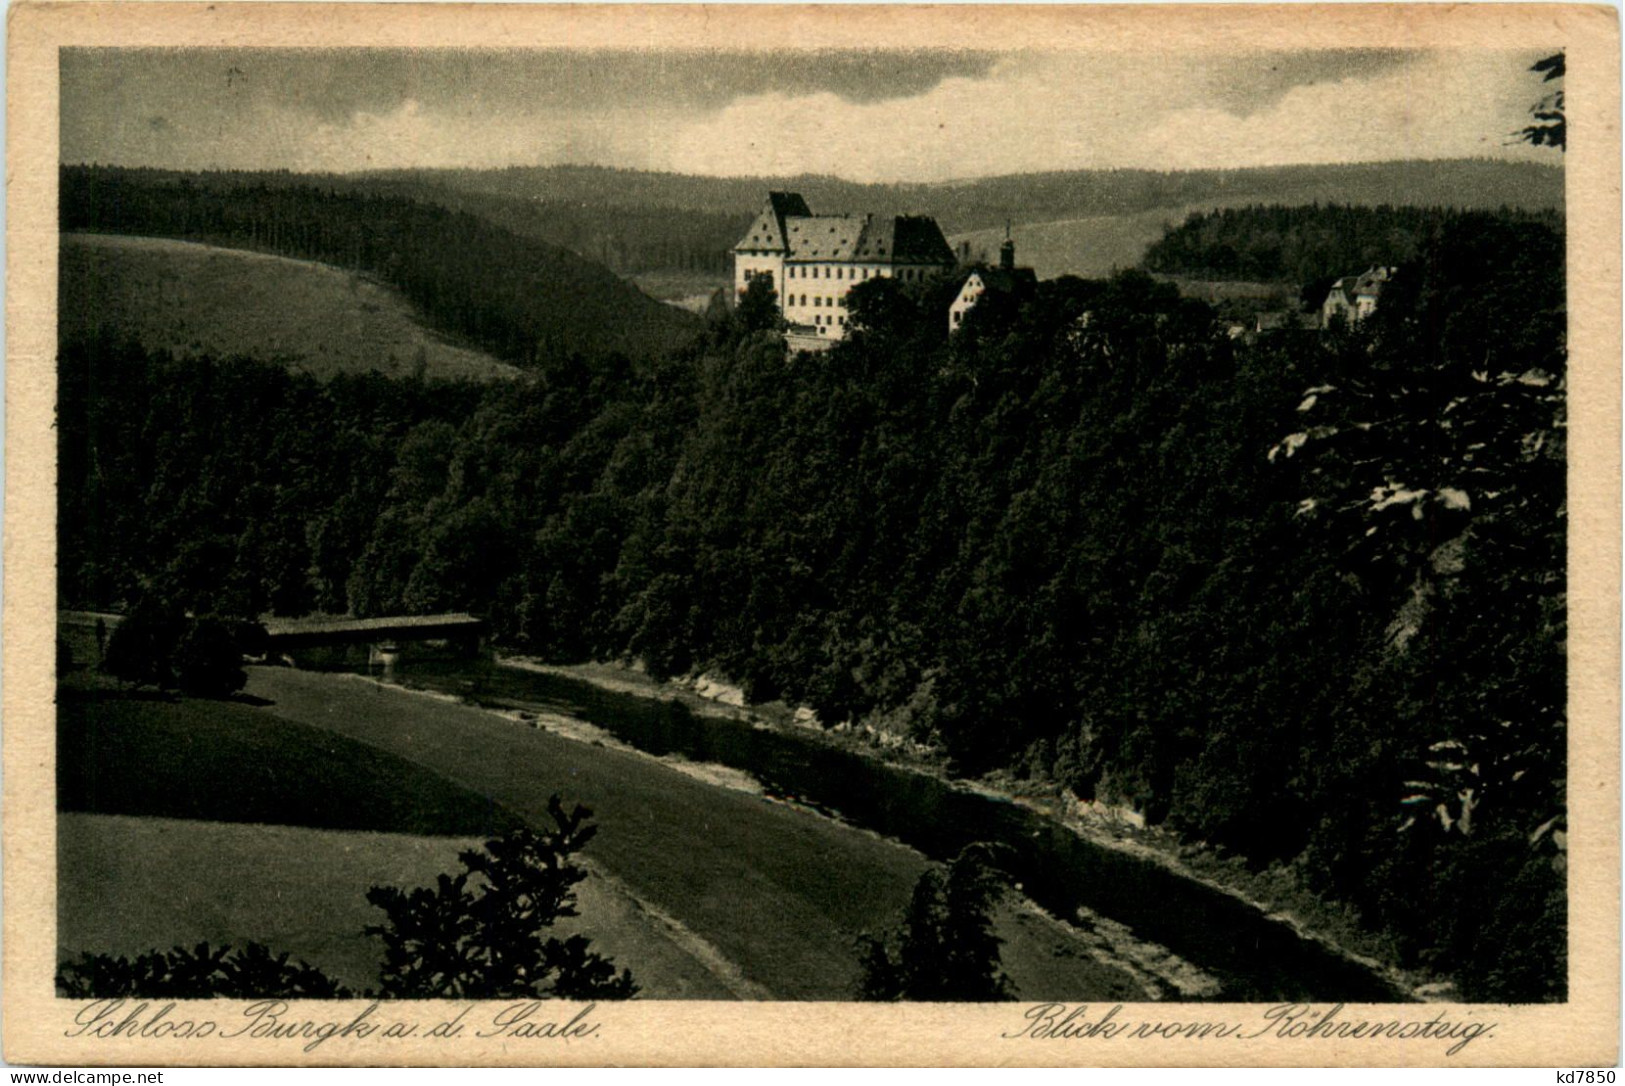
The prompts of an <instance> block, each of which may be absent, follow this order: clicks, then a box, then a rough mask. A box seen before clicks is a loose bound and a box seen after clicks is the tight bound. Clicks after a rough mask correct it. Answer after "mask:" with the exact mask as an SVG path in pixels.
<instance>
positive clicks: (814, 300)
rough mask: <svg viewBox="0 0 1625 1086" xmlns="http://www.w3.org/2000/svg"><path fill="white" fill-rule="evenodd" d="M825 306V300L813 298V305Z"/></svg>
mask: <svg viewBox="0 0 1625 1086" xmlns="http://www.w3.org/2000/svg"><path fill="white" fill-rule="evenodd" d="M823 304H824V299H822V298H817V297H815V298H813V305H823Z"/></svg>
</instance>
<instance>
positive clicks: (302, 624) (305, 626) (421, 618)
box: [263, 611, 483, 637]
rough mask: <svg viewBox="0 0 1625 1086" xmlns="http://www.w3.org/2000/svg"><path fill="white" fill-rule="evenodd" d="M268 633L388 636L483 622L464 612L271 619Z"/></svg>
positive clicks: (478, 624) (266, 621)
mask: <svg viewBox="0 0 1625 1086" xmlns="http://www.w3.org/2000/svg"><path fill="white" fill-rule="evenodd" d="M263 625H264V626H265V632H266V633H268V634H270V635H271V636H272V637H280V636H285V635H288V634H346V633H372V632H379V633H387V632H391V631H395V630H413V629H421V628H433V629H443V628H445V627H448V626H480V625H483V623H482V622H481V620H480V619H477V618H475V617H474V616H473V615H469V614H464V613H462V612H460V611H459V612H454V613H450V614H444V615H386V616H383V617H381V618H268V619H266V620H265V621H264V622H263Z"/></svg>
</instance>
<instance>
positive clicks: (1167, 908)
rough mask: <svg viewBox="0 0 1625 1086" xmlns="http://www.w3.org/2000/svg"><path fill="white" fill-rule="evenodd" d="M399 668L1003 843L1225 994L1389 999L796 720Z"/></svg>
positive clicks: (902, 835)
mask: <svg viewBox="0 0 1625 1086" xmlns="http://www.w3.org/2000/svg"><path fill="white" fill-rule="evenodd" d="M395 677H396V679H397V680H399V681H402V682H404V683H406V684H408V685H411V686H417V687H422V688H426V689H431V690H436V691H440V692H443V693H447V694H454V695H457V696H459V697H462V698H465V699H468V700H470V701H473V702H475V703H476V704H482V705H487V706H491V707H496V708H502V709H506V710H513V709H521V710H523V709H527V708H528V709H530V710H532V711H535V712H538V713H552V714H562V715H565V716H569V717H573V718H575V719H578V720H582V721H586V722H587V723H590V724H592V725H594V726H595V727H598V728H601V729H603V730H604V731H605V732H608V733H609V734H611V735H613V736H614V737H615V738H616V739H617V740H619V741H621V742H623V743H625V744H627V745H629V746H632V747H635V748H637V749H639V750H642V751H645V752H647V753H650V754H653V755H657V756H665V755H672V754H677V755H681V756H683V757H684V758H687V759H688V760H690V761H693V762H700V763H712V764H717V765H722V766H727V767H729V768H731V769H735V770H739V771H743V772H744V773H747V774H749V775H750V776H751V777H752V778H754V779H755V780H756V781H758V782H760V783H761V784H762V786H763V787H764V788H765V789H766V791H767V792H768V794H770V795H773V796H775V797H778V798H780V799H785V800H789V801H792V802H795V803H798V804H800V805H802V806H804V807H808V808H811V809H813V810H814V811H816V812H819V813H821V814H823V815H827V816H830V817H836V818H840V819H842V820H844V821H846V822H848V823H851V824H853V825H856V826H859V827H862V828H864V829H868V830H872V831H874V832H875V833H878V834H881V835H883V836H886V837H890V838H893V839H896V840H899V841H902V842H904V843H905V844H908V845H910V846H912V847H913V848H916V849H918V850H919V851H920V852H922V853H924V854H925V855H926V856H928V857H931V858H934V859H938V860H947V859H951V858H952V857H953V856H954V855H956V854H957V853H958V852H959V850H960V849H961V848H963V847H964V846H965V845H967V844H969V843H971V842H973V841H981V842H988V843H991V844H993V845H995V846H996V847H998V849H999V852H1000V857H1001V862H1002V864H1003V866H1004V867H1005V868H1006V869H1007V870H1008V872H1009V874H1010V875H1011V876H1012V878H1013V880H1014V881H1016V882H1017V883H1019V884H1021V886H1022V888H1023V891H1024V892H1025V893H1026V895H1027V896H1028V897H1029V898H1031V899H1032V900H1033V901H1035V902H1036V903H1037V904H1039V905H1041V906H1043V907H1044V908H1045V909H1047V910H1048V911H1050V912H1051V913H1053V914H1055V915H1057V916H1062V917H1071V916H1075V915H1076V914H1077V912H1078V909H1079V907H1080V906H1082V907H1086V908H1088V909H1090V910H1093V911H1094V912H1097V913H1099V914H1101V915H1103V916H1106V917H1109V918H1111V919H1112V920H1116V921H1118V922H1120V923H1123V924H1126V925H1128V926H1129V927H1130V928H1131V929H1132V930H1133V932H1134V934H1135V935H1136V936H1137V937H1139V938H1141V939H1144V940H1148V941H1150V942H1153V943H1158V944H1161V945H1162V946H1164V947H1167V948H1168V949H1169V950H1171V951H1173V952H1174V953H1175V954H1177V955H1179V956H1180V957H1182V958H1185V959H1186V960H1188V961H1190V962H1192V963H1193V964H1195V965H1196V966H1198V967H1200V968H1201V969H1203V970H1204V971H1206V972H1208V973H1209V974H1211V975H1212V976H1213V977H1214V978H1216V979H1217V980H1218V982H1219V984H1220V985H1221V988H1222V992H1221V994H1220V995H1219V997H1218V998H1220V999H1223V1000H1226V1001H1243V1002H1266V1001H1268V1002H1274V1001H1285V1000H1309V1001H1331V1000H1347V1001H1351V1002H1352V1001H1362V1002H1392V1001H1396V1000H1400V999H1404V998H1406V997H1405V995H1404V994H1403V992H1402V991H1401V990H1400V989H1398V988H1397V987H1396V986H1394V985H1393V984H1391V983H1390V982H1389V981H1388V980H1387V979H1386V978H1384V977H1382V976H1381V975H1379V974H1378V973H1376V972H1374V971H1373V970H1371V969H1368V968H1366V967H1365V966H1363V965H1361V964H1360V963H1358V962H1355V961H1353V960H1350V959H1349V958H1347V957H1345V956H1343V955H1341V954H1338V953H1336V952H1335V951H1333V950H1332V949H1330V948H1329V947H1327V946H1325V945H1323V944H1321V943H1319V942H1317V941H1315V940H1312V939H1308V938H1305V937H1304V936H1302V935H1301V934H1299V932H1298V931H1297V930H1296V929H1295V928H1294V927H1293V926H1292V925H1290V924H1289V923H1287V922H1285V921H1284V920H1281V919H1277V918H1272V917H1269V916H1267V915H1265V914H1264V913H1263V912H1262V911H1261V910H1259V909H1258V908H1257V907H1255V906H1253V905H1251V904H1249V903H1247V902H1245V901H1243V900H1241V899H1239V898H1237V897H1235V896H1233V895H1231V894H1228V893H1225V892H1224V891H1222V890H1220V889H1218V888H1216V887H1213V886H1210V885H1208V884H1206V883H1204V882H1201V881H1199V880H1197V879H1193V878H1191V877H1188V876H1186V875H1183V874H1180V873H1179V872H1176V871H1173V870H1170V869H1169V868H1168V867H1165V866H1163V865H1162V864H1160V863H1158V862H1157V861H1155V860H1154V859H1151V858H1148V857H1145V856H1142V855H1138V854H1135V853H1131V852H1127V851H1123V850H1120V849H1116V848H1112V847H1110V846H1109V845H1106V844H1102V843H1098V842H1095V841H1091V840H1088V839H1086V838H1084V837H1082V836H1080V835H1079V834H1077V833H1076V832H1074V831H1073V830H1071V829H1069V828H1067V827H1065V826H1063V825H1061V824H1060V823H1058V822H1056V821H1055V820H1053V819H1051V818H1049V817H1046V816H1045V815H1043V814H1041V813H1039V812H1036V811H1033V810H1030V809H1028V808H1026V807H1023V806H1020V805H1018V804H1016V803H1013V802H1009V801H1007V800H1002V799H999V798H997V797H994V796H990V795H988V794H985V793H983V792H978V791H972V790H970V789H968V788H964V787H960V786H956V785H953V784H951V783H949V782H946V781H944V780H941V779H939V778H937V777H935V776H932V775H930V774H926V773H921V772H917V771H913V770H910V769H906V768H901V767H897V766H893V765H888V764H886V763H884V762H882V761H880V760H879V759H877V758H873V757H868V756H865V755H861V754H857V753H854V752H851V751H847V750H842V749H839V748H836V747H833V746H830V745H828V744H825V743H821V742H818V741H817V740H816V739H815V738H813V737H810V736H802V735H798V734H795V730H794V729H788V728H773V727H761V726H757V725H754V724H752V723H751V722H750V721H748V720H741V719H730V718H727V717H725V716H723V715H713V714H709V713H696V712H694V711H692V710H690V709H689V708H688V707H687V706H686V705H684V704H682V703H681V702H679V701H676V700H659V699H654V698H648V697H639V696H636V695H633V694H627V693H620V692H616V691H611V690H605V689H602V688H600V687H598V686H595V685H593V684H591V683H589V682H586V681H582V680H578V679H574V678H570V677H567V676H564V675H559V674H555V673H549V672H538V671H533V670H528V669H523V668H518V667H513V666H508V665H503V664H498V663H496V662H494V661H492V660H489V659H479V660H469V661H460V662H455V663H450V662H427V661H425V662H416V663H412V664H408V665H402V666H401V667H400V668H399V670H398V671H397V672H396V675H395Z"/></svg>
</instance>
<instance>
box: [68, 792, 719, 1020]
mask: <svg viewBox="0 0 1625 1086" xmlns="http://www.w3.org/2000/svg"><path fill="white" fill-rule="evenodd" d="M481 843H482V839H481V838H478V837H422V836H412V835H407V834H395V833H367V832H346V831H339V830H319V829H309V828H306V827H302V826H266V825H254V824H246V823H230V822H196V821H186V820H181V819H169V818H128V817H122V816H116V815H89V814H65V815H62V816H61V817H60V819H59V821H58V827H57V857H58V863H59V865H60V877H59V880H58V892H57V925H58V933H57V942H58V947H59V951H58V953H59V955H60V956H61V957H62V958H63V959H70V958H74V957H77V956H78V954H79V953H80V952H82V951H91V952H97V953H112V954H121V955H135V954H140V953H142V952H145V951H148V950H153V949H166V950H167V949H168V948H170V947H172V946H186V947H191V946H195V945H196V944H197V943H199V942H204V941H207V942H208V943H210V944H211V945H214V946H221V945H231V946H238V947H240V946H242V945H243V944H244V943H246V942H249V941H251V940H252V941H256V942H261V943H264V944H266V945H267V946H269V947H271V948H272V949H273V950H274V951H276V952H277V953H279V954H280V953H283V952H286V953H287V954H288V955H289V956H290V958H291V959H302V960H304V961H307V962H309V963H310V964H312V965H315V966H318V967H320V968H321V969H322V970H323V971H324V972H326V973H327V974H328V975H329V976H331V977H333V978H334V979H335V980H338V981H340V982H342V983H344V984H346V985H348V986H349V987H351V988H352V989H355V990H361V989H364V988H366V987H367V986H369V985H374V984H376V983H377V982H378V962H379V958H380V957H381V955H382V950H383V943H382V942H381V941H380V940H378V939H376V938H374V937H372V936H368V935H366V934H364V929H365V928H366V927H367V926H368V925H369V924H378V923H381V922H382V921H383V919H384V914H383V912H382V911H381V910H379V909H376V908H374V907H373V906H371V905H369V904H368V903H367V897H366V895H367V891H368V889H370V888H371V887H373V886H380V885H381V886H399V887H402V888H411V887H417V886H430V885H433V883H434V881H435V878H436V877H437V876H438V875H440V874H441V873H442V872H455V871H457V870H459V869H460V867H459V864H458V859H457V856H458V853H459V852H461V851H463V850H464V849H474V848H478V847H479V846H480V845H481ZM576 898H577V902H578V904H579V906H580V909H581V915H580V916H578V917H567V918H565V919H564V920H562V921H560V923H559V924H558V925H557V927H556V928H555V929H554V930H555V932H556V933H557V934H558V935H559V936H560V937H561V938H562V937H564V936H568V935H574V934H577V933H580V934H583V935H586V936H587V937H588V938H590V939H592V940H593V944H594V947H595V949H597V950H598V951H600V952H601V953H603V954H605V955H606V956H608V957H610V958H611V959H613V960H614V961H615V962H616V963H617V965H623V966H627V967H629V968H631V969H632V971H633V976H634V977H635V978H636V980H637V981H638V983H639V984H640V985H641V986H642V989H643V991H642V993H641V994H642V995H643V996H645V997H646V998H656V999H728V998H731V997H732V996H734V995H735V992H734V991H733V990H732V989H730V987H729V986H728V984H727V983H725V982H724V981H722V980H719V979H718V978H717V977H716V976H714V975H713V974H712V972H711V971H710V968H712V967H711V966H710V964H709V963H704V964H702V960H701V959H700V958H699V957H697V956H696V955H695V954H694V953H693V952H692V950H691V949H690V948H689V947H687V946H685V945H683V941H682V936H683V933H682V932H680V931H679V930H674V929H673V928H671V927H670V926H669V925H668V924H666V923H663V922H662V921H661V920H660V919H659V918H656V917H654V916H651V915H649V914H648V913H647V912H646V911H645V910H644V908H643V907H642V906H641V905H640V904H639V903H638V901H637V900H636V899H634V898H632V897H631V896H630V895H629V894H627V893H626V891H625V890H624V889H623V888H621V887H620V886H619V885H618V884H616V883H615V882H614V881H613V880H610V879H606V878H604V877H602V876H601V875H599V874H598V873H597V872H594V873H593V874H592V875H590V876H589V877H588V878H587V880H586V881H585V882H583V883H581V884H580V886H578V887H577V890H576Z"/></svg>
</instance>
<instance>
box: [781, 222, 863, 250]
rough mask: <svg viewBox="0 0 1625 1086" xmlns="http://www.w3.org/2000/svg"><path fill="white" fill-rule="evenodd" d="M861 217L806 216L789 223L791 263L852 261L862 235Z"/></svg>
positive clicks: (787, 225)
mask: <svg viewBox="0 0 1625 1086" xmlns="http://www.w3.org/2000/svg"><path fill="white" fill-rule="evenodd" d="M865 224H866V220H865V219H864V217H863V216H862V215H807V216H804V217H802V218H798V219H790V220H789V221H788V222H787V223H786V224H785V226H786V229H788V230H789V232H790V252H789V253H788V256H789V259H791V260H852V259H854V258H855V256H856V254H857V252H858V248H859V245H860V243H861V239H862V238H863V235H864V229H863V228H864V226H865Z"/></svg>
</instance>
